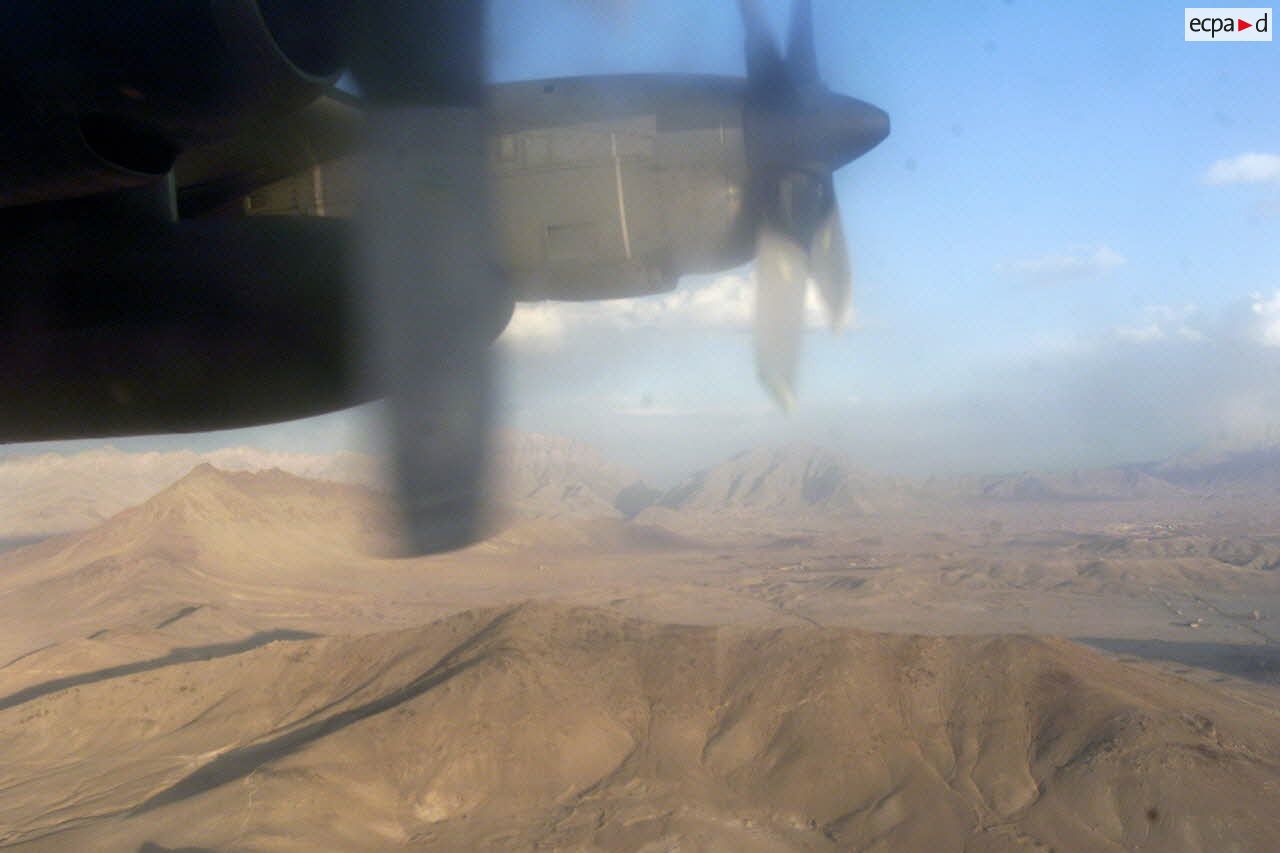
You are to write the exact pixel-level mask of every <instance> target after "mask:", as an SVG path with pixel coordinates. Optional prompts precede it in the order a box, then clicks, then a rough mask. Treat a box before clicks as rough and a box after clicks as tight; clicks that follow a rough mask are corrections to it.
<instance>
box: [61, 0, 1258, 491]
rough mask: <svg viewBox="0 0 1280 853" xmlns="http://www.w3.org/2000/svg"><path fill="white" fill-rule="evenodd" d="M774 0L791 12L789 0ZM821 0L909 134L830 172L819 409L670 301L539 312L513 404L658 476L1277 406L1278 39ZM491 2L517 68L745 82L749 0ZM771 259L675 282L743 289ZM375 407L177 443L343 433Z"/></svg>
mask: <svg viewBox="0 0 1280 853" xmlns="http://www.w3.org/2000/svg"><path fill="white" fill-rule="evenodd" d="M763 5H764V7H765V9H766V11H767V13H768V14H769V16H770V17H771V19H772V20H773V21H774V22H775V23H776V25H777V26H778V28H779V30H782V29H783V28H784V24H785V19H786V15H787V7H786V4H785V3H782V2H765V3H764V4H763ZM814 6H815V18H816V21H817V23H818V41H817V50H818V58H819V64H820V67H821V70H822V72H823V76H824V78H825V80H826V82H827V84H828V85H829V86H830V87H831V88H832V89H833V90H836V91H839V92H843V93H846V94H850V95H854V96H856V97H860V98H863V99H865V100H868V101H871V102H872V103H875V104H877V105H879V106H881V107H883V108H884V109H886V110H887V111H888V112H889V113H890V115H891V116H892V120H893V132H892V135H891V136H890V137H889V138H888V139H887V140H886V141H885V142H884V143H883V144H882V145H881V146H880V147H879V148H877V149H876V150H874V151H872V152H871V153H869V154H868V155H867V156H866V157H864V158H863V159H861V160H859V161H856V162H855V163H853V164H851V165H850V166H848V167H846V168H845V169H843V170H842V171H841V172H840V173H838V175H837V190H838V192H839V194H840V197H841V203H842V206H843V211H844V219H845V225H846V230H847V239H848V242H849V244H850V246H851V247H852V249H853V251H854V254H855V267H856V283H855V306H856V310H857V315H856V317H857V322H856V323H855V326H854V328H853V329H852V330H851V331H850V332H847V333H846V334H845V335H843V336H841V337H840V338H832V337H830V336H829V335H827V334H825V333H819V332H817V331H814V332H813V333H811V334H809V335H807V339H806V344H805V346H806V350H805V355H804V357H803V360H802V363H801V379H800V388H799V391H800V406H799V408H798V410H797V411H796V412H795V413H794V414H793V415H792V416H790V417H784V416H783V415H781V414H780V413H778V412H776V411H774V410H773V409H772V408H771V407H770V406H769V404H768V401H767V398H766V397H765V395H764V393H763V392H762V391H761V390H760V389H759V388H758V387H757V385H756V383H755V379H754V368H753V365H752V360H751V346H750V339H749V336H748V335H747V334H746V333H745V332H744V331H743V330H742V328H740V327H739V325H740V324H738V325H735V323H734V322H733V321H732V319H731V318H730V319H729V320H725V318H724V316H722V315H721V314H714V316H712V315H711V314H707V312H706V311H702V313H699V310H700V309H697V308H696V307H694V308H692V309H691V308H690V304H689V303H688V301H687V300H686V301H685V302H681V301H679V300H668V301H667V302H664V303H660V304H659V305H658V307H657V308H654V309H653V311H651V312H650V313H651V314H653V313H654V312H656V316H657V317H658V319H657V320H652V318H651V321H649V322H646V323H634V322H631V321H629V320H628V319H627V316H628V315H627V314H626V312H625V311H624V310H622V309H620V308H619V307H618V306H616V305H614V306H599V308H600V310H599V312H598V313H596V314H593V313H591V311H590V310H587V311H585V312H584V311H583V310H582V309H579V308H571V309H566V310H567V311H568V313H565V314H563V316H561V315H557V314H555V312H557V311H560V310H561V309H558V308H547V307H545V306H544V307H542V308H534V309H524V313H522V314H519V315H518V316H517V323H518V324H522V325H521V328H520V329H513V330H512V331H513V334H512V335H511V336H509V337H508V339H507V340H506V341H505V342H504V344H503V349H504V351H505V355H506V359H507V361H508V370H507V372H506V380H505V383H504V385H505V388H506V391H505V396H504V399H505V402H504V410H505V412H506V417H507V419H508V421H509V422H510V423H512V424H514V425H516V426H519V427H522V428H527V429H535V430H541V431H548V432H565V433H570V434H574V435H576V436H578V437H581V438H584V439H586V440H588V441H592V442H594V443H596V444H599V445H601V446H602V448H603V449H604V450H605V451H606V452H609V453H611V454H612V455H614V456H616V457H619V458H620V460H621V461H626V462H632V463H633V464H636V465H638V466H639V467H641V468H642V469H643V470H645V471H646V472H648V473H651V475H652V476H654V477H655V478H657V479H669V478H671V477H673V476H676V475H677V474H679V473H680V472H682V471H683V470H688V469H689V468H691V467H696V466H697V465H700V464H706V463H708V462H711V461H715V459H716V458H717V457H719V456H723V455H726V454H728V453H730V452H733V451H735V450H737V449H740V448H741V447H744V446H748V445H751V444H757V443H763V442H773V441H785V440H789V439H796V438H799V439H804V440H810V441H820V442H822V443H826V444H832V445H835V446H837V447H839V448H841V449H844V450H846V451H847V452H849V453H850V454H851V455H853V456H854V457H855V459H857V460H858V461H860V462H862V463H863V464H866V465H868V466H869V467H872V468H882V469H887V470H902V471H906V472H909V473H926V472H931V471H956V470H1009V469H1016V468H1022V467H1050V468H1052V467H1065V466H1074V465H1091V464H1108V463H1114V462H1121V461H1131V460H1135V459H1144V458H1155V457H1158V456H1163V455H1167V454H1169V453H1173V452H1178V451H1180V450H1185V449H1188V448H1190V447H1193V446H1195V445H1197V444H1199V443H1202V442H1205V441H1211V440H1222V439H1224V438H1232V439H1234V438H1238V437H1246V438H1247V437H1251V436H1254V435H1256V434H1266V432H1267V430H1268V429H1274V427H1275V425H1277V424H1280V301H1276V302H1275V304H1274V305H1273V304H1272V301H1271V300H1272V298H1273V297H1274V296H1275V295H1276V294H1277V292H1280V272H1278V270H1280V99H1278V98H1277V96H1276V95H1277V90H1278V89H1280V53H1277V51H1280V44H1278V43H1276V42H1272V43H1260V44H1227V43H1211V44H1206V43H1186V42H1184V41H1183V38H1182V26H1183V24H1182V20H1183V11H1182V10H1183V6H1182V5H1174V4H1171V3H1156V2H1145V3H1113V2H1107V3H1103V2H1080V3H1072V4H1065V3H1052V4H1050V3H1040V2H1029V0H1014V2H1000V1H999V0H997V2H982V3H971V4H957V3H950V2H949V3H925V2H921V3H913V4H900V3H889V2H849V0H815V3H814ZM491 8H492V13H491V15H492V17H491V21H492V25H493V35H492V44H493V50H492V56H491V59H492V66H493V76H494V78H495V80H498V81H505V80H516V79H522V78H531V77H552V76H561V75H571V74H597V73H598V74H607V73H614V72H630V71H649V72H657V71H682V72H703V73H713V74H725V75H741V74H742V73H743V62H742V36H741V26H740V23H739V21H738V19H737V12H736V3H733V2H730V0H714V2H698V3H691V2H688V0H679V2H676V0H665V2H658V1H657V0H633V2H586V1H585V0H578V1H575V0H495V2H493V3H492V4H491ZM1248 155H1253V156H1252V157H1250V156H1248ZM1215 164H1216V165H1215ZM749 275H750V273H749V271H745V270H742V271H734V272H732V273H730V274H729V276H728V278H725V277H719V278H717V277H699V278H691V279H686V280H685V281H684V282H683V283H682V285H681V287H682V289H684V290H693V291H697V290H699V289H701V288H708V287H710V288H718V290H715V291H714V293H715V294H723V295H724V297H725V299H726V300H728V301H729V302H730V303H732V304H731V305H730V306H729V307H730V308H733V307H734V306H739V307H740V305H739V303H741V301H742V298H743V295H744V294H749V288H750V279H749ZM708 298H710V297H708ZM734 300H737V301H736V302H735V301H734ZM717 304H718V303H717ZM703 307H704V308H705V307H706V306H703ZM720 307H721V308H723V307H724V306H723V305H721V306H720ZM681 311H684V312H685V317H684V320H681V319H680V312H681ZM530 312H532V313H530ZM713 313H714V312H713ZM703 315H706V316H703ZM548 326H550V327H551V328H550V332H549V334H544V335H542V337H541V338H540V337H539V335H540V332H539V330H541V332H547V331H548V328H547V327H548ZM1273 326H1274V329H1273ZM522 330H523V331H524V332H528V333H529V334H526V335H525V336H524V337H521V336H520V335H519V334H518V332H520V331H522ZM1272 331H1274V332H1275V336H1274V337H1271V336H1270V334H1271V332H1272ZM1273 389H1274V390H1273ZM359 420H360V418H358V417H357V418H352V417H336V418H334V417H331V418H327V419H321V420H317V421H308V422H303V423H300V424H293V425H286V426H284V427H277V428H273V429H264V430H255V431H251V432H245V431H241V432H238V433H228V434H216V435H211V436H206V437H198V438H192V437H185V438H180V439H179V438H173V439H163V440H159V441H158V443H160V444H163V445H167V446H174V445H182V446H188V445H193V444H194V445H196V446H201V447H208V446H217V445H220V444H238V443H254V444H259V445H267V446H272V447H279V448H282V449H317V450H323V449H332V448H333V447H336V446H346V445H350V444H352V443H357V444H358V443H359V441H360V440H359V439H358V438H356V436H358V434H359V432H360V430H359V428H358V425H357V421H359ZM114 443H116V444H117V445H120V444H122V442H120V441H116V442H114ZM123 444H125V445H126V446H132V445H134V444H136V445H137V446H139V447H143V446H147V447H150V446H155V445H156V444H157V440H155V439H134V440H130V442H123ZM60 446H64V445H59V446H55V448H56V447H60ZM75 446H79V445H75Z"/></svg>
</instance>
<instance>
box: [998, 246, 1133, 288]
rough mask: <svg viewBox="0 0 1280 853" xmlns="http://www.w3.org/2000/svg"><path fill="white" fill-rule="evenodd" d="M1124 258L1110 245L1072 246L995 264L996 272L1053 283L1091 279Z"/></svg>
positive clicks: (1111, 268) (1122, 261)
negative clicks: (1092, 247)
mask: <svg viewBox="0 0 1280 853" xmlns="http://www.w3.org/2000/svg"><path fill="white" fill-rule="evenodd" d="M1127 262H1128V260H1127V259H1126V258H1125V256H1124V255H1122V254H1120V253H1119V252H1117V251H1116V250H1115V249H1112V248H1111V247H1110V246H1099V247H1097V248H1096V249H1088V248H1075V249H1071V250H1068V251H1066V252H1059V253H1054V254H1049V255H1041V256H1040V257H1036V258H1020V259H1015V260H1010V261H1002V262H1001V263H998V264H996V272H999V273H1003V274H1006V275H1013V276H1017V277H1019V278H1023V279H1026V280H1028V281H1033V282H1036V283H1039V284H1057V283H1059V282H1063V281H1070V280H1073V279H1081V278H1092V277H1094V276H1097V275H1101V274H1103V273H1106V272H1108V271H1110V270H1113V269H1115V268H1116V267H1119V266H1122V265H1124V264H1125V263H1127Z"/></svg>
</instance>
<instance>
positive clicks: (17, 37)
mask: <svg viewBox="0 0 1280 853" xmlns="http://www.w3.org/2000/svg"><path fill="white" fill-rule="evenodd" d="M342 7H343V4H342V3H341V2H340V0H322V1H321V2H303V0H201V2H197V1H196V0H182V2H164V3H154V2H141V0H132V2H119V3H101V4H95V3H83V4H76V5H75V8H74V10H73V12H74V14H72V13H69V12H68V10H67V9H66V7H65V6H63V5H62V4H57V3H49V2H47V0H19V2H15V3H13V4H9V5H8V6H6V8H5V11H4V13H3V14H2V15H0V23H2V24H3V26H2V27H0V46H3V51H0V97H2V98H3V103H4V104H6V105H7V114H6V115H4V117H3V122H2V126H3V130H0V160H3V162H5V164H6V182H5V184H4V185H0V206H12V205H19V204H29V203H34V202H41V201H52V200H58V199H63V198H72V197H77V196H87V195H92V194H95V193H99V192H104V191H109V190H114V189H121V188H126V187H131V186H137V185H140V184H145V183H148V182H151V181H154V180H156V179H157V178H158V177H160V176H162V175H164V174H166V173H167V172H168V171H169V170H170V169H171V168H172V167H173V163H174V160H175V159H176V158H177V156H178V154H179V153H180V152H181V150H182V149H183V148H184V147H186V146H188V145H191V144H193V143H198V142H204V141H208V140H211V139H218V138H221V137H225V136H229V135H232V134H234V133H236V132H238V131H240V130H242V129H244V128H245V127H246V126H247V125H249V124H251V123H252V122H253V121H254V120H255V119H257V118H259V117H261V116H264V115H273V114H274V115H278V114H280V113H282V112H288V111H290V110H293V109H296V108H299V107H301V106H303V105H305V104H306V103H307V102H309V101H310V100H312V99H313V98H314V97H315V96H316V94H317V93H318V92H320V91H321V90H322V89H323V88H325V87H326V86H328V85H330V84H331V83H332V82H333V81H334V80H335V79H336V77H337V75H338V73H339V71H340V56H341V51H340V48H339V44H338V42H339V32H340V26H339V18H340V17H341V15H342Z"/></svg>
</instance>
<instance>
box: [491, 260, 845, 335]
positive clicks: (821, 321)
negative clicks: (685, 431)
mask: <svg viewBox="0 0 1280 853" xmlns="http://www.w3.org/2000/svg"><path fill="white" fill-rule="evenodd" d="M754 310H755V274H754V273H753V272H748V273H729V274H726V275H722V276H719V277H717V278H715V279H713V280H712V281H711V282H710V283H709V284H704V285H701V286H695V287H682V288H678V289H676V290H673V291H670V292H669V293H663V294H658V295H656V296H641V297H635V298H631V299H612V300H604V301H600V302H537V303H522V304H520V305H517V306H516V311H515V315H514V316H513V317H512V318H511V324H510V325H509V326H508V327H507V330H506V331H505V332H504V333H503V335H502V338H501V339H500V340H503V341H506V342H507V343H508V344H510V345H512V346H514V347H517V348H528V349H541V350H554V349H559V348H560V347H561V346H563V345H564V343H565V341H566V340H567V339H568V338H570V337H571V336H572V335H573V334H574V333H575V332H581V331H591V330H595V331H616V332H626V331H631V330H635V329H663V330H681V331H720V332H745V331H748V330H750V328H751V325H752V315H753V312H754ZM826 325H827V323H826V320H825V317H824V315H823V310H822V305H821V303H820V302H819V300H818V296H817V294H816V293H815V291H814V290H813V289H812V288H810V289H809V290H808V292H807V293H806V296H805V327H806V328H808V329H818V328H824V327H825V326H826Z"/></svg>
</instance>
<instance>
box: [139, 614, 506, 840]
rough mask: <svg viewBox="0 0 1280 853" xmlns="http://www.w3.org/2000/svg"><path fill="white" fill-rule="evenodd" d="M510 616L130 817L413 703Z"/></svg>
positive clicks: (173, 788)
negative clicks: (365, 697) (363, 698)
mask: <svg viewBox="0 0 1280 853" xmlns="http://www.w3.org/2000/svg"><path fill="white" fill-rule="evenodd" d="M513 612H514V611H506V612H504V613H502V614H500V615H499V616H497V617H496V618H495V619H493V620H492V621H490V622H489V624H487V625H486V626H484V627H483V628H481V629H480V630H479V631H477V632H476V633H475V634H473V635H472V636H471V637H469V638H468V639H467V640H465V641H464V642H462V643H460V644H459V645H458V646H456V647H455V648H454V649H453V650H451V651H450V652H448V653H447V654H445V655H444V657H442V658H441V659H440V660H439V661H438V662H437V663H436V664H435V665H433V666H432V667H431V668H430V669H428V670H427V671H426V672H423V673H422V674H421V675H419V676H418V677H417V678H415V679H413V680H412V681H410V682H409V683H408V684H406V685H404V686H403V687H400V688H398V689H396V690H393V691H391V692H390V693H387V694H385V695H383V696H380V697H378V698H377V699H373V700H371V701H369V702H366V703H364V704H363V705H358V706H356V707H354V708H349V709H347V710H346V711H341V712H339V713H337V714H333V715H332V716H329V717H325V718H323V719H321V720H317V721H316V722H314V723H311V724H309V725H305V726H301V727H299V728H296V729H294V730H293V731H290V732H286V733H285V734H282V735H280V736H278V737H274V738H272V739H270V740H266V741H262V742H260V743H254V744H249V745H248V746H242V747H240V748H238V749H233V750H230V751H228V752H225V753H223V754H222V755H219V756H218V757H217V758H215V759H213V760H212V761H210V762H209V763H208V764H206V765H204V766H203V767H201V768H200V769H198V770H196V771H194V772H193V773H190V774H188V775H187V776H186V777H184V778H182V779H180V780H179V781H177V782H175V783H174V784H173V785H170V786H169V787H168V788H165V789H164V790H162V791H159V792H157V793H156V794H154V795H152V796H151V797H150V798H148V799H147V800H145V801H144V802H142V803H141V804H140V805H139V806H138V807H137V808H135V809H133V811H132V812H131V813H130V814H132V815H138V814H143V813H145V812H149V811H151V810H152V809H157V808H160V807H161V806H167V805H170V804H171V803H177V802H181V801H182V800H185V799H187V798H189V797H194V796H196V795H197V794H202V793H204V792H205V791H210V790H212V789H214V788H218V787H220V786H222V785H225V784H227V783H228V782H234V781H235V780H237V779H243V778H244V777H245V776H248V775H249V774H250V773H252V772H254V771H255V770H257V769H258V768H259V767H261V766H263V765H264V764H267V763H269V762H272V761H276V760H278V759H281V758H284V757H285V756H288V755H290V754H292V753H294V752H296V751H297V750H299V749H301V748H302V747H304V746H306V745H307V744H309V743H311V742H313V741H317V740H319V739H320V738H323V737H327V736H328V735H331V734H333V733H335V732H338V731H341V730H342V729H345V728H346V727H347V726H350V725H354V724H355V723H358V722H360V721H361V720H364V719H366V718H368V717H372V716H374V715H375V714H381V713H382V712H383V711H389V710H391V709H392V708H394V707H396V706H397V705H401V704H403V703H405V702H408V701H409V700H411V699H416V698H417V697H419V696H421V695H422V694H424V693H426V692H427V691H428V690H430V689H432V688H433V687H435V686H436V685H438V684H442V683H444V682H445V681H448V680H449V679H451V678H453V677H454V676H456V675H458V674H460V673H462V672H465V671H466V670H468V669H470V668H471V667H472V666H474V665H476V664H477V663H479V662H480V661H481V660H482V659H483V658H482V657H465V655H466V653H467V652H468V651H470V650H471V649H473V648H475V647H476V646H478V645H480V644H481V643H482V642H483V641H484V640H486V639H487V638H488V637H489V636H491V635H492V634H493V632H494V631H496V630H498V629H499V628H500V627H501V626H502V624H503V623H504V622H506V621H507V620H508V619H509V618H510V616H511V614H512V613H513Z"/></svg>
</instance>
